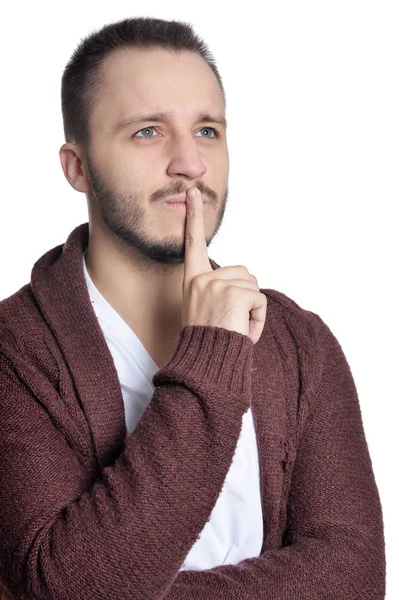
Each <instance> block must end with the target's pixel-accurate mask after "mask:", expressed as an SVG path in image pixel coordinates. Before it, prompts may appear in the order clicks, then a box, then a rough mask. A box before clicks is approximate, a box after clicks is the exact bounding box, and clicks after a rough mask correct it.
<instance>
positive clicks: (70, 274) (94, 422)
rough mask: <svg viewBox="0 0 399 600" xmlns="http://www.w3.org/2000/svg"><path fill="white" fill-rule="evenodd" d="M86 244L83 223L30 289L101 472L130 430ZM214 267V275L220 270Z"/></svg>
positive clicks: (49, 256)
mask: <svg viewBox="0 0 399 600" xmlns="http://www.w3.org/2000/svg"><path fill="white" fill-rule="evenodd" d="M88 241H89V227H88V223H83V224H82V225H79V226H78V227H76V228H75V229H74V230H73V231H72V233H71V234H70V235H69V237H68V239H67V241H66V242H65V244H62V245H59V246H56V247H55V248H53V249H52V250H49V251H48V252H47V253H46V254H44V255H43V256H42V257H41V258H40V259H39V260H38V261H37V262H36V263H35V264H34V266H33V269H32V274H31V287H32V291H33V294H34V296H35V298H36V301H37V302H38V304H39V307H40V310H41V312H42V314H43V317H44V319H45V321H46V323H47V325H48V326H49V328H50V329H51V331H52V333H53V334H54V336H55V338H56V340H57V342H58V345H59V347H60V349H61V352H62V354H63V356H64V358H65V360H66V362H67V364H68V367H69V371H70V374H71V377H72V379H73V380H74V383H75V387H76V390H77V395H78V397H79V399H80V402H81V404H82V406H83V411H84V413H85V415H86V418H87V420H88V423H89V426H90V429H91V432H92V437H93V444H94V451H95V455H96V459H97V465H98V468H99V470H101V469H103V468H104V467H105V466H107V465H109V464H111V463H112V462H113V461H114V460H115V459H116V457H117V456H118V455H119V454H120V452H121V451H122V448H123V444H124V440H125V437H126V433H127V431H126V421H125V411H124V405H123V397H122V392H121V388H120V383H119V378H118V374H117V371H116V368H115V365H114V361H113V358H112V355H111V353H110V351H109V349H108V345H107V342H106V340H105V338H104V335H103V332H102V330H101V327H100V325H99V323H98V320H97V317H96V314H95V312H94V310H93V308H92V306H91V303H90V296H89V293H88V290H87V286H86V281H85V279H84V273H83V263H82V255H83V252H84V251H85V250H86V248H87V245H88ZM210 263H211V266H212V268H213V269H214V270H215V269H217V268H218V267H219V265H217V264H216V263H215V262H214V261H213V260H211V259H210Z"/></svg>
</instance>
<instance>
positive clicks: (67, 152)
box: [60, 143, 91, 193]
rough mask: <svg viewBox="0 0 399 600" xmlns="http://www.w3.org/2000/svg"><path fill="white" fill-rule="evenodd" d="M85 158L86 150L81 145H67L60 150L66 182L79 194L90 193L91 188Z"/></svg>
mask: <svg viewBox="0 0 399 600" xmlns="http://www.w3.org/2000/svg"><path fill="white" fill-rule="evenodd" d="M84 158H85V153H84V150H83V148H82V147H81V146H80V145H79V144H73V143H66V144H63V145H62V146H61V148H60V160H61V166H62V170H63V171H64V175H65V178H66V180H67V181H68V183H70V184H71V186H72V187H73V188H74V189H75V190H76V191H77V192H84V193H88V192H90V191H91V187H90V182H89V178H88V174H87V168H86V164H85V162H84Z"/></svg>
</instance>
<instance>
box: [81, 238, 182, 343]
mask: <svg viewBox="0 0 399 600" xmlns="http://www.w3.org/2000/svg"><path fill="white" fill-rule="evenodd" d="M86 267H87V271H88V273H89V275H90V278H91V279H92V281H93V283H94V285H95V286H96V288H97V289H98V290H99V292H100V293H101V294H102V296H104V298H105V299H106V300H107V302H108V303H109V304H110V305H111V306H112V307H113V308H114V309H115V310H116V311H117V312H118V313H119V315H120V316H121V317H122V319H123V320H124V321H125V322H126V323H127V324H128V325H129V326H130V327H131V328H132V329H133V331H135V333H137V334H138V335H139V334H140V333H142V334H144V333H145V332H147V333H148V332H149V331H154V332H156V331H158V332H159V333H160V334H167V335H169V336H171V335H176V334H177V333H178V332H179V331H180V329H181V307H182V298H183V296H182V283H183V276H184V264H183V265H170V266H169V265H159V264H155V263H153V262H151V263H150V262H148V261H146V260H145V258H144V257H142V256H137V255H136V254H135V253H134V252H127V251H126V249H125V248H124V249H122V248H121V247H119V246H118V244H117V243H116V241H115V237H114V236H113V234H111V233H108V234H107V233H105V232H104V231H98V229H96V228H90V234H89V244H88V248H87V251H86Z"/></svg>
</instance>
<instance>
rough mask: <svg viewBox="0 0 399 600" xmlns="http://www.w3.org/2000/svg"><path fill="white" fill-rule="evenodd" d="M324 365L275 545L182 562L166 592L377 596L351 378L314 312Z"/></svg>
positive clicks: (377, 543)
mask: <svg viewBox="0 0 399 600" xmlns="http://www.w3.org/2000/svg"><path fill="white" fill-rule="evenodd" d="M317 319H318V323H319V326H320V327H321V328H322V330H324V331H322V333H323V337H324V348H325V354H324V355H325V360H324V369H323V374H322V378H321V381H320V384H319V386H318V389H317V390H316V391H315V392H314V393H312V394H311V397H309V402H310V404H311V407H310V411H309V413H310V414H309V416H308V420H307V423H306V425H305V429H304V432H303V435H302V439H301V441H300V446H299V450H298V453H297V456H296V461H295V464H294V466H293V473H292V481H291V488H290V494H289V498H288V515H287V526H286V532H285V538H284V543H283V546H282V547H281V548H280V549H276V550H269V551H265V552H264V553H263V554H262V555H261V556H260V557H257V558H251V559H247V560H243V561H242V562H240V563H239V564H237V565H222V566H219V567H216V568H213V569H209V570H206V571H181V572H180V573H179V575H178V576H177V578H176V579H175V580H174V583H173V585H172V587H171V588H170V590H169V592H168V594H167V596H166V598H165V600H214V599H216V598H217V600H321V599H323V600H382V599H383V598H384V597H385V549H384V538H383V521H382V512H381V505H380V500H379V495H378V491H377V487H376V483H375V479H374V475H373V471H372V464H371V460H370V456H369V452H368V447H367V443H366V439H365V434H364V430H363V425H362V418H361V412H360V407H359V402H358V398H357V393H356V389H355V384H354V381H353V378H352V375H351V372H350V369H349V366H348V364H347V361H346V358H345V356H344V354H343V352H342V349H341V347H340V345H339V344H338V342H337V340H336V339H335V337H334V336H333V335H332V334H331V332H330V331H329V329H327V327H326V326H325V325H324V323H323V322H322V321H321V319H320V318H319V317H317Z"/></svg>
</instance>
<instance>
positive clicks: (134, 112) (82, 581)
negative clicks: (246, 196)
mask: <svg viewBox="0 0 399 600" xmlns="http://www.w3.org/2000/svg"><path fill="white" fill-rule="evenodd" d="M62 109H63V118H64V128H65V137H66V143H65V144H64V145H63V146H62V148H61V151H60V158H61V163H62V167H63V171H64V174H65V177H66V178H67V180H68V181H69V183H70V184H71V185H72V186H73V187H74V188H75V189H76V190H77V191H79V192H83V193H85V194H86V197H87V201H88V212H89V223H88V224H87V223H86V224H83V225H80V226H79V227H77V228H76V229H75V230H74V231H72V233H71V234H70V236H69V237H68V239H67V240H66V242H65V244H63V245H60V246H58V247H56V248H54V249H52V250H50V251H49V252H47V253H46V254H45V255H44V256H42V257H41V258H40V259H39V260H38V261H37V262H36V263H35V265H34V267H33V270H32V276H31V281H30V283H29V284H27V285H26V286H24V287H23V288H22V289H21V290H19V291H18V292H16V293H15V294H14V295H13V296H11V297H10V298H7V299H5V300H3V301H2V302H1V303H0V422H1V428H0V452H1V460H0V580H1V581H2V582H3V586H4V589H5V590H7V593H8V594H10V595H11V597H13V598H32V599H35V600H39V599H40V600H44V599H46V600H50V599H51V600H71V599H76V600H78V599H79V600H100V599H104V600H109V599H110V598H115V599H118V600H123V599H130V600H131V599H133V598H137V599H139V598H140V599H141V598H148V599H150V598H151V599H153V600H161V599H166V600H215V599H218V600H233V599H237V600H238V599H239V600H244V599H245V600H260V598H265V599H266V598H268V599H269V598H270V599H272V598H273V599H278V600H296V599H297V600H316V599H317V600H320V599H321V598H326V599H327V598H328V599H330V600H349V599H350V600H354V599H357V598H359V599H360V598H362V599H366V598H368V599H370V600H371V599H373V600H377V599H380V598H381V599H382V598H383V597H384V591H385V548H384V537H383V521H382V511H381V505H380V499H379V494H378V490H377V487H376V483H375V479H374V475H373V470H372V464H371V460H370V456H369V452H368V447H367V442H366V439H365V435H364V430H363V425H362V418H361V411H360V406H359V401H358V398H357V394H356V389H355V384H354V382H353V379H352V375H351V372H350V369H349V366H348V364H347V361H346V359H345V356H344V354H343V352H342V349H341V347H340V345H339V343H338V342H337V340H336V338H335V337H334V336H333V334H332V333H331V332H330V330H329V328H328V327H327V325H326V324H325V323H324V322H323V321H322V320H321V319H320V317H318V316H317V315H316V314H314V313H312V312H309V311H306V310H304V309H302V308H300V307H299V306H298V305H297V304H296V303H295V302H294V301H293V300H291V299H289V298H287V297H286V296H285V295H283V294H282V293H279V292H277V291H274V290H265V289H261V290H260V289H259V287H258V283H257V280H256V278H255V277H254V276H253V275H252V274H250V273H248V270H247V269H246V268H245V267H244V266H233V267H220V266H219V265H217V264H216V263H215V262H214V261H213V260H211V259H209V258H208V254H207V246H208V245H209V244H210V242H211V240H212V238H213V237H214V236H215V235H216V233H217V231H218V229H219V227H220V225H221V223H222V219H223V214H224V211H225V207H226V201H227V195H228V169H229V166H228V165H229V163H228V150H227V143H226V121H225V98H224V91H223V86H222V82H221V78H220V75H219V73H218V70H217V67H216V65H215V63H214V61H213V58H212V56H211V55H210V53H209V51H208V50H207V48H206V46H205V45H204V43H203V42H202V41H201V40H200V39H199V38H198V37H197V36H196V35H195V33H194V32H193V30H192V29H191V27H190V26H188V25H186V24H182V23H178V22H167V21H161V20H155V19H131V20H126V21H123V22H120V23H117V24H114V25H110V26H107V27H105V28H103V29H102V30H101V31H100V32H97V33H95V34H93V35H91V36H90V37H88V38H87V39H86V40H84V41H83V42H82V43H81V44H80V45H79V47H78V48H77V50H76V51H75V53H74V54H73V56H72V58H71V60H70V62H69V63H68V65H67V67H66V69H65V72H64V75H63V80H62ZM195 196H197V197H195ZM187 200H191V202H187ZM173 203H174V204H173ZM266 300H267V304H266ZM266 309H267V310H266Z"/></svg>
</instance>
